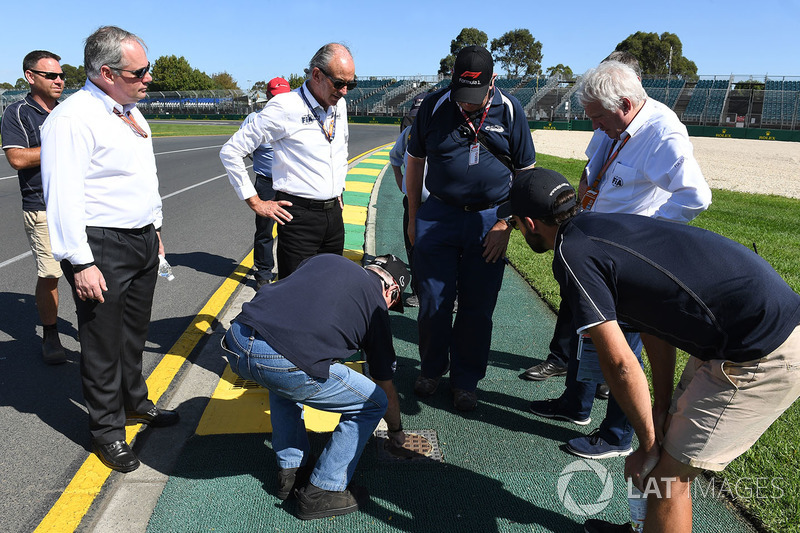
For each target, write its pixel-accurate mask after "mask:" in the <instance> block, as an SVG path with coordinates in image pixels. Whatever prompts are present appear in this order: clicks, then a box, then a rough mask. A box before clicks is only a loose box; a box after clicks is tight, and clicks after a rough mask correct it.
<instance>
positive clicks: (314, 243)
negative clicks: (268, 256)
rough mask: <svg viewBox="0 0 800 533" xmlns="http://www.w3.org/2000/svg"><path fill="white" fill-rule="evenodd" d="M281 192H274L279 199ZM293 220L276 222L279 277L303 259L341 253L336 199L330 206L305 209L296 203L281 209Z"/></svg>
mask: <svg viewBox="0 0 800 533" xmlns="http://www.w3.org/2000/svg"><path fill="white" fill-rule="evenodd" d="M281 196H282V195H281V193H280V192H279V193H276V196H275V197H276V199H278V200H280V199H282V198H281ZM284 209H286V210H287V211H289V213H291V215H292V220H291V221H289V222H287V223H286V224H282V225H281V224H279V225H278V248H277V254H276V255H277V260H278V278H279V279H284V278H285V277H286V276H288V275H289V274H291V273H292V272H294V271H295V270H297V267H298V266H299V265H300V263H302V262H303V260H304V259H308V258H309V257H312V256H315V255H317V254H325V253H328V254H339V255H342V252H344V222H343V220H342V208H341V207H339V202H338V201H337V202H335V205H334V206H333V207H331V208H329V209H317V208H307V207H302V206H300V205H297V204H296V203H295V204H293V205H292V206H290V207H286V208H284Z"/></svg>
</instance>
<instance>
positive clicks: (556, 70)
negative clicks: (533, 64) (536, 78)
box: [545, 63, 575, 80]
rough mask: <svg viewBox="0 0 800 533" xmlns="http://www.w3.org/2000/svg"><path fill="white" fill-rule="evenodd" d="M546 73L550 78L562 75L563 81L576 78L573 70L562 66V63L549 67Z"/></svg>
mask: <svg viewBox="0 0 800 533" xmlns="http://www.w3.org/2000/svg"><path fill="white" fill-rule="evenodd" d="M545 72H546V73H547V77H548V78H550V77H552V76H555V75H560V76H561V79H562V80H571V79H572V78H574V77H575V75H574V74H573V73H572V69H571V68H569V67H568V66H566V65H562V64H561V63H559V64H558V65H556V66H554V67H547V69H546V70H545Z"/></svg>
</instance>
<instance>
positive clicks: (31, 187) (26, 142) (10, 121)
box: [0, 93, 48, 211]
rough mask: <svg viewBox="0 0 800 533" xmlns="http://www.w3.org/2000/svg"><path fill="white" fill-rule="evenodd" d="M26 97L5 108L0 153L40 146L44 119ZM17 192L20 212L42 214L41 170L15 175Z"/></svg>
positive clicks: (33, 169) (0, 130)
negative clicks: (17, 184) (17, 179)
mask: <svg viewBox="0 0 800 533" xmlns="http://www.w3.org/2000/svg"><path fill="white" fill-rule="evenodd" d="M47 115H48V113H47V111H45V110H44V109H42V106H40V105H39V104H38V103H36V101H35V100H34V99H33V97H32V96H31V94H30V93H28V95H27V96H26V97H25V98H24V99H22V100H19V101H17V102H14V103H13V104H11V105H10V106H8V107H6V110H5V111H4V112H3V123H2V126H0V135H2V137H3V150H5V149H7V148H36V147H37V146H41V145H42V141H41V136H40V133H39V131H40V130H41V128H42V124H44V120H45V119H46V118H47ZM17 176H18V177H19V189H20V191H21V192H22V209H23V211H44V209H45V205H44V193H43V191H42V169H41V167H39V166H35V167H32V168H24V169H22V170H19V171H17Z"/></svg>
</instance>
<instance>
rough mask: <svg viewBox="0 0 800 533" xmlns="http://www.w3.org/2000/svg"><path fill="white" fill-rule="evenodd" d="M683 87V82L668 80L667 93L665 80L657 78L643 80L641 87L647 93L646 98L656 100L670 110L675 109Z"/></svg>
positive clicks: (684, 83)
mask: <svg viewBox="0 0 800 533" xmlns="http://www.w3.org/2000/svg"><path fill="white" fill-rule="evenodd" d="M685 85H686V81H685V80H679V79H674V80H669V93H667V80H665V79H658V78H645V79H643V80H642V87H644V90H645V91H646V92H647V96H649V97H650V98H652V99H654V100H658V101H659V102H661V103H662V104H664V105H666V106H667V107H669V108H670V109H673V108H674V107H675V103H676V102H677V101H678V96H679V95H680V94H681V91H682V90H683V87H684V86H685Z"/></svg>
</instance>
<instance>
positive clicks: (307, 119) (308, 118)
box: [300, 115, 316, 124]
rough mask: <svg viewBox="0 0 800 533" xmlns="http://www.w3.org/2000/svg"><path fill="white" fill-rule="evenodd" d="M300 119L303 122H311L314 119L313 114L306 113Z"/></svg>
mask: <svg viewBox="0 0 800 533" xmlns="http://www.w3.org/2000/svg"><path fill="white" fill-rule="evenodd" d="M300 120H301V121H302V122H303V124H311V123H312V122H314V121H315V120H316V119H315V118H314V115H306V116H304V117H302V118H301V119H300Z"/></svg>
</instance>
